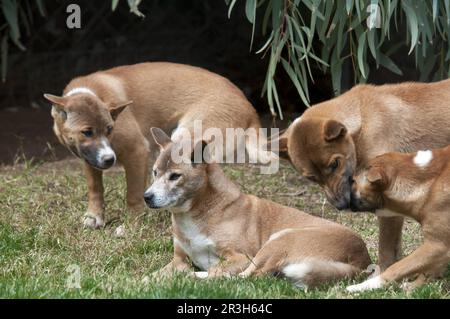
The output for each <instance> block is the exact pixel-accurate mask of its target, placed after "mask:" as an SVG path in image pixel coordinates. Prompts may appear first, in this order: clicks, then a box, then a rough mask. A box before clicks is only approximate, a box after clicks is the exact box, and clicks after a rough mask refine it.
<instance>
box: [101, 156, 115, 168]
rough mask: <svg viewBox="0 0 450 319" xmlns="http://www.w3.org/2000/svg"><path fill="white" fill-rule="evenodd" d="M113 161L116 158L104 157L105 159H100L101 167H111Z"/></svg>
mask: <svg viewBox="0 0 450 319" xmlns="http://www.w3.org/2000/svg"><path fill="white" fill-rule="evenodd" d="M115 161H116V158H115V156H114V155H106V156H105V157H103V158H102V162H103V166H106V167H109V166H112V165H113V164H114V162H115Z"/></svg>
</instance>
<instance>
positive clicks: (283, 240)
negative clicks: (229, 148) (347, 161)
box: [144, 128, 370, 286]
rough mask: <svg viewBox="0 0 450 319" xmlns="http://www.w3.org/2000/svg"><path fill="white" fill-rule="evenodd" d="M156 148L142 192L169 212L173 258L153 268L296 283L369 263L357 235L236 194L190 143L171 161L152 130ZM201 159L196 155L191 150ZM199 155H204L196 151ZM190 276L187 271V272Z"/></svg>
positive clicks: (163, 139) (347, 273) (348, 272)
mask: <svg viewBox="0 0 450 319" xmlns="http://www.w3.org/2000/svg"><path fill="white" fill-rule="evenodd" d="M152 133H153V136H154V138H155V142H156V143H157V144H158V145H159V146H160V147H161V153H160V155H159V157H158V159H157V160H156V162H155V165H154V168H153V173H154V181H153V184H152V185H151V186H150V188H148V189H147V191H146V192H145V195H144V197H145V201H146V203H147V205H148V206H149V207H152V208H168V209H170V210H171V212H172V223H173V235H174V257H173V260H172V262H171V263H169V264H168V265H167V266H165V267H164V268H163V269H162V270H160V271H159V272H158V275H170V274H172V273H173V272H175V271H189V270H190V266H189V262H188V259H190V260H191V261H192V262H193V264H194V265H195V266H197V267H198V268H199V269H201V270H203V271H207V272H197V273H195V274H196V275H197V277H200V278H205V277H207V278H211V277H219V276H232V275H237V274H240V275H241V276H243V277H247V276H251V275H262V274H267V273H274V274H275V273H280V274H282V275H284V276H286V277H287V278H289V279H291V280H292V281H293V282H295V283H296V284H297V285H299V286H311V285H317V284H320V283H323V282H325V281H329V280H334V279H339V278H344V277H352V276H354V275H356V274H357V273H359V272H360V271H361V270H363V269H365V268H366V267H367V266H368V265H369V264H370V258H369V255H368V252H367V249H366V246H365V244H364V242H363V240H362V239H361V238H360V237H359V236H358V235H357V234H355V233H354V232H353V231H351V230H349V229H347V228H345V227H344V226H341V225H339V224H336V223H333V222H330V221H327V220H324V219H322V218H318V217H314V216H311V215H308V214H306V213H304V212H301V211H298V210H296V209H293V208H289V207H285V206H282V205H279V204H276V203H274V202H271V201H268V200H265V199H260V198H257V197H255V196H251V195H245V194H242V193H241V192H240V190H239V188H238V187H237V186H236V185H235V184H233V183H232V182H231V181H230V180H229V179H228V178H227V177H226V176H225V174H224V173H223V171H222V170H221V168H220V166H219V165H218V164H216V163H208V162H206V161H205V157H207V156H208V155H207V154H208V148H209V147H208V145H206V144H204V143H201V142H199V143H197V144H196V146H195V147H194V148H192V147H191V148H190V149H191V150H192V149H193V151H192V152H188V153H189V154H187V155H186V154H185V155H184V160H183V161H182V162H181V163H177V162H175V161H174V160H173V158H172V154H173V153H172V151H173V149H174V148H176V147H177V143H174V142H173V141H171V139H170V138H169V136H167V135H166V134H165V133H164V132H163V131H162V130H160V129H157V128H153V129H152ZM197 155H198V157H200V159H202V158H203V161H202V160H200V161H196V158H197V157H196V156H197ZM202 155H204V157H202ZM190 274H192V272H191V273H190Z"/></svg>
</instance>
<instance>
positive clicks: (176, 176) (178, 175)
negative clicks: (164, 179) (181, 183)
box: [169, 173, 181, 181]
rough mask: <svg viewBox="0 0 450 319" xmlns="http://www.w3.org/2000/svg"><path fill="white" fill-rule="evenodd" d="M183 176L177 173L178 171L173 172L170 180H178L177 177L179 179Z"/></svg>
mask: <svg viewBox="0 0 450 319" xmlns="http://www.w3.org/2000/svg"><path fill="white" fill-rule="evenodd" d="M180 177H181V174H177V173H172V174H170V176H169V180H170V181H176V180H177V179H179V178H180Z"/></svg>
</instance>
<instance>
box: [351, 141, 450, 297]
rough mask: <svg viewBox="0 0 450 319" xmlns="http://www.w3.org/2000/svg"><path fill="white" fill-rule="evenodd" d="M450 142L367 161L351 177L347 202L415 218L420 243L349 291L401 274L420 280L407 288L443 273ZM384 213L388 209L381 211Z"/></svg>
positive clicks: (448, 246)
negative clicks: (349, 198) (428, 149)
mask: <svg viewBox="0 0 450 319" xmlns="http://www.w3.org/2000/svg"><path fill="white" fill-rule="evenodd" d="M449 159H450V146H448V147H446V148H443V149H435V150H433V151H419V152H417V153H410V154H404V153H387V154H385V155H381V156H378V157H376V158H375V159H373V160H371V161H370V162H369V164H368V168H367V169H365V170H364V171H362V172H361V173H360V174H358V175H357V176H356V177H355V182H354V184H353V191H352V199H351V207H352V209H353V210H356V211H376V212H380V210H385V211H386V210H387V213H390V214H395V213H396V214H401V215H402V216H407V217H411V218H413V219H415V220H417V221H418V222H419V223H420V224H421V226H422V231H423V236H424V242H423V244H422V245H421V246H420V247H419V248H417V249H416V250H415V251H414V252H413V253H412V254H411V255H409V256H407V257H405V258H403V259H401V260H400V261H398V262H396V263H395V264H393V265H392V266H390V267H389V268H387V269H386V270H385V271H384V272H382V273H381V275H379V276H377V277H374V278H372V279H369V280H367V281H365V282H363V283H361V284H359V285H354V286H350V287H348V288H347V289H348V290H349V291H361V290H368V289H374V288H380V287H383V286H385V285H387V284H388V283H390V282H394V281H399V280H402V279H411V278H413V277H417V278H418V279H417V280H416V281H415V282H414V283H412V284H411V285H410V287H409V288H413V287H416V286H418V285H420V284H422V283H424V281H425V280H426V279H428V278H430V277H431V278H434V277H437V276H440V275H442V273H443V272H444V271H445V270H446V268H447V265H448V263H449V262H450V211H449V208H450V193H449V189H450V166H449ZM383 213H386V212H383Z"/></svg>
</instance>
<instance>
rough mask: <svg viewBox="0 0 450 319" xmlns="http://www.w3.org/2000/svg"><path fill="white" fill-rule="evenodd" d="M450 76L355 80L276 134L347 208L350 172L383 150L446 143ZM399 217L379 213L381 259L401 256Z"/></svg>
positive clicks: (305, 170) (313, 177) (336, 201)
mask: <svg viewBox="0 0 450 319" xmlns="http://www.w3.org/2000/svg"><path fill="white" fill-rule="evenodd" d="M448 123H450V80H445V81H441V82H436V83H429V84H424V83H402V84H394V85H382V86H373V85H359V86H356V87H354V88H353V89H351V90H350V91H348V92H346V93H345V94H342V95H341V96H339V97H336V98H334V99H332V100H329V101H326V102H323V103H320V104H318V105H316V106H313V107H311V108H309V109H308V110H307V111H305V112H304V114H303V115H302V116H301V117H300V118H298V119H297V120H296V121H295V122H294V123H292V125H291V126H290V127H289V128H288V130H287V131H286V132H285V133H284V134H283V135H281V136H280V138H279V144H280V149H281V150H282V151H286V152H287V153H288V156H289V159H290V161H291V162H292V164H293V165H294V166H295V168H296V169H297V170H298V171H300V172H302V174H303V175H304V176H305V177H307V178H309V179H311V180H313V181H315V182H317V183H319V184H320V185H322V186H323V187H324V188H325V192H326V195H327V197H328V199H329V201H330V202H331V203H332V204H333V205H334V206H336V207H337V208H339V209H345V208H348V206H349V203H350V193H351V177H352V175H353V174H354V173H355V172H356V171H357V169H359V168H361V167H365V166H366V165H367V163H368V160H369V159H371V158H374V157H375V156H378V155H381V154H384V153H386V152H391V151H398V152H414V151H417V150H419V149H425V148H430V147H431V148H438V147H443V146H445V145H448V144H450V125H449V124H448ZM402 224H403V218H401V217H391V218H387V217H383V218H380V240H379V263H380V266H381V268H383V269H385V268H386V267H388V266H389V265H391V264H392V263H393V262H395V261H396V260H397V259H398V258H399V257H400V256H401V230H402Z"/></svg>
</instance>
